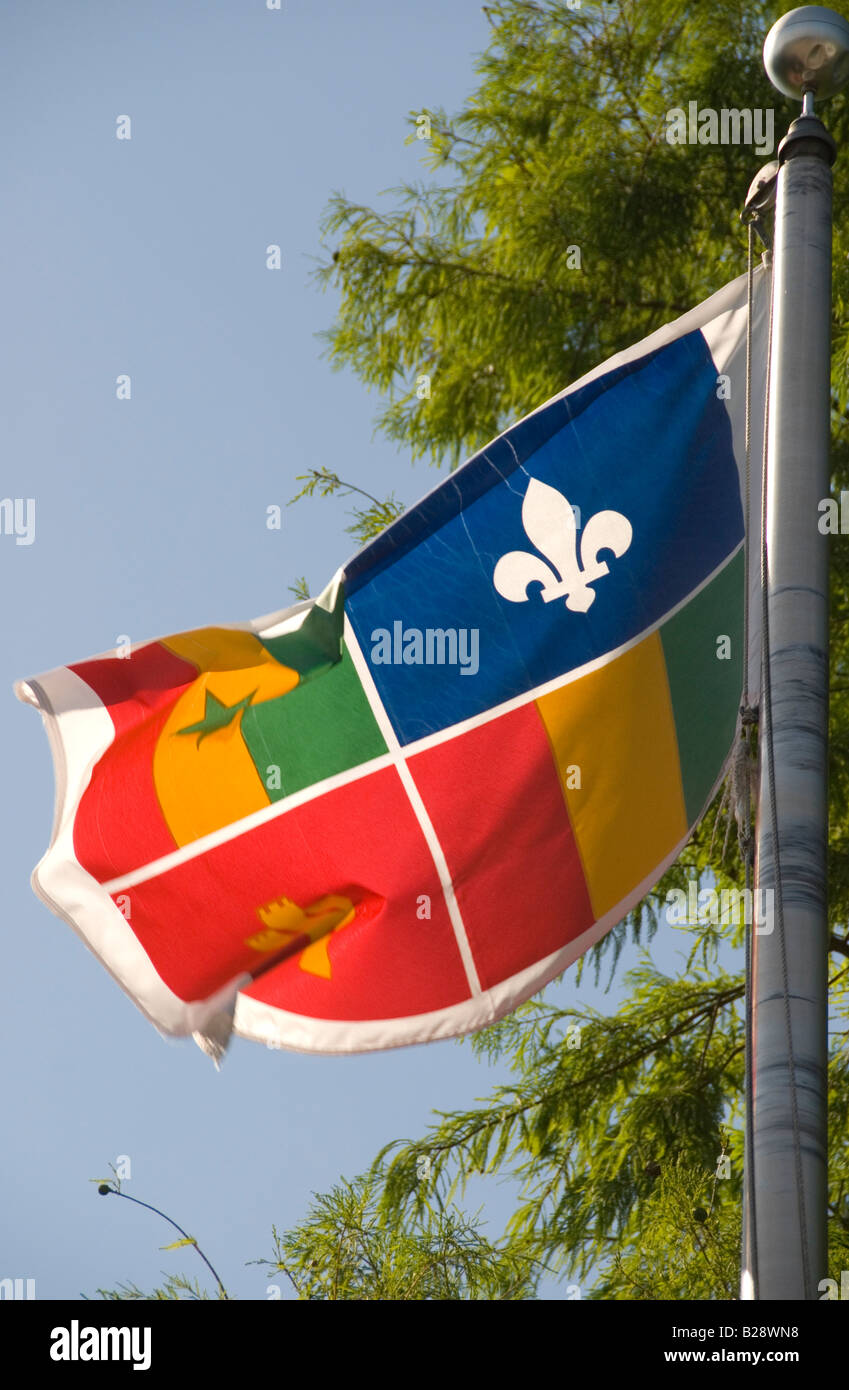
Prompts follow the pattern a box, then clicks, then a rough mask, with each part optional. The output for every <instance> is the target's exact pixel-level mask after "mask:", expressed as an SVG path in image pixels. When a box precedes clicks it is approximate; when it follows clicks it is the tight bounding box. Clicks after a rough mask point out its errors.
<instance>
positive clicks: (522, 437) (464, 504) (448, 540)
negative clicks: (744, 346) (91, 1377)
mask: <svg viewBox="0 0 849 1390" xmlns="http://www.w3.org/2000/svg"><path fill="white" fill-rule="evenodd" d="M716 393H717V370H716V365H715V363H714V362H713V359H712V358H711V355H710V352H709V350H708V346H707V343H706V342H705V339H704V337H703V336H702V334H701V332H698V331H697V332H694V333H690V334H687V335H685V336H684V337H682V338H679V339H676V340H675V341H673V342H672V343H670V344H668V345H667V346H665V347H663V348H661V349H659V350H657V351H655V352H653V353H651V354H648V355H646V356H645V357H642V358H639V359H637V360H635V361H633V362H630V363H628V364H626V366H624V367H620V368H617V369H616V370H614V371H611V372H608V373H605V374H603V375H602V376H600V377H599V378H597V379H596V380H595V381H593V382H591V383H590V384H589V385H588V386H586V387H584V388H582V389H581V390H580V391H577V392H574V393H572V394H571V395H569V396H568V397H565V398H563V399H561V400H558V401H555V402H553V403H552V404H551V405H549V406H546V407H544V408H543V409H541V410H539V411H537V412H536V413H535V414H534V415H532V416H531V417H530V418H529V419H527V420H525V421H523V422H521V423H520V424H518V425H516V426H514V427H513V429H511V430H509V431H508V432H507V433H506V434H505V435H503V436H502V437H501V438H500V439H498V440H496V441H494V443H493V444H491V445H488V446H487V448H486V449H485V450H482V451H481V452H480V453H479V454H477V455H475V457H474V458H472V459H471V460H470V461H469V462H468V463H466V464H465V465H464V466H463V467H462V468H461V469H459V470H458V471H457V472H456V473H454V474H452V475H451V477H449V478H447V479H446V480H445V481H444V483H442V484H441V486H440V487H438V488H437V489H436V490H435V491H434V492H433V493H431V495H430V496H429V497H428V498H426V499H425V501H424V502H422V503H421V504H420V505H419V506H418V507H416V508H414V509H413V510H412V511H411V512H409V513H407V514H406V515H405V517H404V518H402V520H400V521H399V522H396V523H395V524H394V525H393V526H392V527H391V528H390V529H389V530H388V531H387V532H386V533H385V534H384V535H383V536H381V537H379V538H378V540H376V541H375V542H373V543H372V544H371V545H370V546H368V547H367V548H366V549H365V550H364V551H362V552H361V553H360V554H359V555H358V556H357V557H355V559H354V560H353V561H352V562H351V564H350V565H349V566H348V567H347V569H346V572H345V578H346V600H345V607H346V612H347V614H348V616H349V618H350V620H351V623H352V625H353V628H354V631H355V632H356V635H357V639H358V641H359V643H360V646H361V647H362V649H363V652H364V654H365V656H366V658H367V660H368V661H369V666H370V669H371V672H372V675H373V677H374V680H375V683H376V686H377V689H378V691H379V693H380V696H381V698H382V700H383V702H384V705H385V706H386V709H387V712H388V714H389V717H390V719H391V721H392V724H393V726H394V728H395V731H396V733H397V736H398V738H399V740H400V741H401V743H408V742H411V741H413V740H415V739H419V738H422V737H424V736H426V735H427V734H430V733H434V732H436V731H438V730H441V729H444V728H446V727H448V726H449V725H451V724H455V723H458V722H460V721H461V720H463V719H467V718H469V717H471V716H472V715H475V714H479V713H481V712H482V711H484V710H486V709H489V708H490V707H492V706H493V705H496V704H499V703H501V702H502V701H504V700H508V699H510V698H511V697H513V696H515V695H519V694H521V693H524V692H525V691H527V690H530V689H532V688H533V687H535V686H537V685H541V684H543V683H544V682H546V681H549V680H552V679H554V678H555V677H558V676H561V675H563V674H565V673H567V672H568V671H570V670H573V669H574V668H575V667H577V666H581V665H583V664H584V663H585V662H587V661H590V660H592V659H593V658H595V657H598V656H601V655H602V654H604V653H605V652H607V651H610V650H611V649H613V648H616V647H618V646H620V645H621V644H622V643H623V642H627V641H628V640H629V639H631V638H633V637H635V636H636V635H637V634H638V633H639V632H641V631H642V630H643V629H645V628H646V627H648V626H649V625H650V624H652V623H654V622H656V621H657V620H658V619H659V618H661V617H662V616H663V615H664V614H665V613H667V612H668V611H669V610H670V609H671V608H673V607H674V606H675V605H676V604H678V603H680V602H681V601H682V600H683V599H684V598H686V596H687V594H688V593H690V592H691V590H692V589H694V588H695V587H696V586H697V585H698V584H699V583H701V581H702V580H703V579H705V578H706V576H707V575H708V574H710V573H711V571H713V570H714V569H715V568H716V567H717V566H718V565H719V564H720V563H721V562H722V561H723V560H724V559H725V558H726V557H727V556H728V555H729V554H730V553H731V551H732V550H734V548H735V547H736V546H737V545H738V544H739V542H740V541H741V540H742V537H743V512H742V507H741V502H740V488H739V475H738V471H737V467H736V464H735V460H734V454H733V447H732V437H731V424H730V420H729V416H728V413H727V411H726V409H725V406H724V404H723V402H722V401H721V400H719V399H717V394H716ZM532 478H534V479H538V480H540V481H541V482H544V483H547V484H548V485H549V486H551V487H554V488H556V489H557V490H558V492H560V493H561V494H562V495H563V496H565V497H566V498H567V499H568V501H569V502H570V503H571V504H573V506H577V507H579V508H580V513H581V523H582V528H584V527H586V524H587V522H588V521H589V519H590V518H591V517H592V516H593V515H594V514H595V513H596V512H598V511H603V510H608V509H611V510H614V511H617V512H621V513H622V514H623V515H624V516H625V517H627V519H628V521H629V522H630V523H631V526H632V528H633V538H632V540H631V544H630V547H629V549H628V550H627V551H626V552H625V554H624V555H622V556H621V557H619V558H615V557H613V556H612V555H603V556H602V558H603V559H607V560H608V562H609V565H610V573H609V574H608V575H607V576H605V577H603V578H601V579H599V580H598V581H597V582H596V583H595V584H594V585H593V586H592V587H593V589H594V591H595V593H596V599H595V601H594V602H593V604H592V606H591V607H590V609H589V611H588V612H586V613H576V612H572V611H570V610H569V609H567V607H566V604H565V601H564V600H555V601H553V602H550V603H543V601H542V600H541V598H540V597H539V587H538V586H537V585H536V584H532V585H531V586H530V590H529V594H530V597H529V599H528V601H527V602H521V603H514V602H511V601H510V600H508V599H505V598H504V597H502V595H501V594H499V593H498V592H497V591H496V589H495V586H494V584H493V572H494V570H495V566H496V564H497V562H498V560H499V559H500V558H501V556H503V555H504V554H505V553H506V552H508V551H512V550H521V551H527V552H528V553H530V554H537V553H538V552H536V550H535V548H534V546H533V545H532V544H531V542H530V541H529V540H528V537H527V536H526V534H525V531H524V529H523V526H522V501H523V498H524V495H525V492H526V490H527V487H528V483H529V481H530V480H531V479H532ZM581 534H582V532H581V531H579V533H578V542H579V544H580V537H581ZM540 558H544V557H542V556H540ZM399 621H400V622H401V623H402V624H403V630H404V631H406V632H408V631H410V630H412V629H418V630H419V631H421V632H423V633H424V632H426V630H427V629H429V628H430V629H455V630H457V629H465V630H466V631H467V632H468V631H469V630H470V629H475V630H476V631H477V633H478V639H477V640H478V644H479V658H478V660H479V668H478V670H477V672H476V673H475V674H474V675H472V674H465V675H464V674H461V667H460V665H459V664H458V665H454V666H451V665H436V664H433V665H427V664H403V663H398V664H396V663H395V662H392V663H391V664H384V663H381V662H379V661H376V660H374V659H373V658H372V652H373V648H374V647H375V640H376V639H375V636H374V634H376V633H378V632H379V631H380V630H381V629H383V630H388V631H389V632H390V633H391V632H393V626H394V624H395V623H397V622H399ZM396 655H397V647H396Z"/></svg>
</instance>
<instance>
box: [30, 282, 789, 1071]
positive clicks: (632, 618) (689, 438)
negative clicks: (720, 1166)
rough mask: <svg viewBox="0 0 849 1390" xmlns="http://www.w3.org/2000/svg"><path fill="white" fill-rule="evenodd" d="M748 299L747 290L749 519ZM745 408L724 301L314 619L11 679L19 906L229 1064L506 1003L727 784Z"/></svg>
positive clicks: (576, 396)
mask: <svg viewBox="0 0 849 1390" xmlns="http://www.w3.org/2000/svg"><path fill="white" fill-rule="evenodd" d="M766 295H767V285H766V274H765V272H763V271H760V270H759V271H757V272H756V275H755V294H754V302H755V319H754V339H753V344H752V349H753V350H752V361H753V385H754V390H753V401H754V403H755V408H754V410H753V418H752V439H753V449H752V459H753V467H752V470H751V472H752V478H753V482H752V486H751V489H750V496H751V511H750V517H751V516H756V514H757V513H756V509H757V507H758V506H759V488H758V487H757V480H758V479H759V475H760V447H761V446H760V439H761V426H762V414H763V393H764V383H763V376H764V371H763V359H764V355H765V354H764V351H763V345H764V340H765V303H766ZM745 401H746V279H745V277H741V278H740V279H738V280H735V281H734V282H732V283H731V284H730V285H728V286H726V287H725V289H723V290H721V291H720V292H719V293H718V294H716V295H714V296H713V297H712V298H710V299H709V300H707V301H706V302H705V303H704V304H702V305H700V306H699V307H698V308H696V309H694V310H692V311H691V312H690V313H688V314H685V315H684V316H683V318H679V319H678V320H677V321H676V322H675V323H673V324H671V325H669V326H667V327H665V328H663V329H661V330H659V331H658V332H657V333H654V334H653V335H652V336H651V337H649V338H647V339H645V340H644V341H643V342H641V343H639V344H637V345H636V346H635V347H632V348H630V349H628V350H627V351H625V352H622V353H619V354H618V355H617V356H615V357H613V358H612V359H610V360H609V361H607V362H605V363H603V364H602V365H601V366H600V367H598V368H597V369H596V370H594V371H592V372H590V373H589V374H588V375H587V376H585V377H583V378H582V379H581V380H580V381H578V382H577V383H576V384H575V385H573V386H570V387H568V388H567V389H566V390H564V391H562V392H561V393H560V394H558V395H557V396H555V397H554V398H553V399H551V400H549V401H548V402H546V404H545V405H543V406H541V407H540V408H539V409H537V410H535V411H533V413H532V414H530V415H528V416H526V417H525V418H524V419H522V420H521V421H519V422H518V423H517V424H515V425H513V426H512V427H511V428H509V429H508V430H506V431H505V432H504V433H503V434H501V435H500V436H499V437H498V438H496V439H495V440H494V441H493V442H492V443H491V444H489V445H488V446H487V447H486V448H485V449H482V450H481V451H480V452H479V453H478V454H476V455H475V456H474V457H473V458H472V459H471V460H470V461H469V462H467V463H466V464H465V465H464V466H463V467H462V468H460V469H459V470H457V472H455V473H453V474H452V475H451V476H450V477H447V478H446V479H445V480H444V481H442V482H441V483H440V484H439V486H437V487H436V488H435V489H434V490H433V491H432V492H431V493H429V494H428V496H426V497H425V498H424V499H423V500H422V501H421V502H419V503H418V504H417V505H416V506H414V507H412V508H411V509H410V510H409V511H408V512H406V513H405V514H404V515H403V516H401V517H400V518H399V519H398V520H397V521H395V522H394V523H393V524H392V525H391V526H390V527H389V528H388V529H387V530H385V531H384V532H382V533H381V535H380V536H378V537H377V538H376V539H375V540H374V541H373V542H371V543H370V544H369V545H367V546H366V547H365V548H364V549H363V550H362V551H360V553H359V554H358V555H356V556H355V557H354V559H353V560H351V561H350V563H349V564H347V565H346V566H344V568H343V569H341V570H340V571H339V572H338V574H337V575H336V577H335V578H334V580H333V581H332V583H331V584H330V585H329V586H328V587H327V589H326V590H325V591H324V592H323V593H322V595H321V596H320V597H319V598H318V599H316V600H310V601H307V602H303V603H298V604H295V605H294V606H292V607H290V608H288V609H286V610H283V611H280V612H276V613H273V614H271V615H268V616H267V617H265V618H260V619H257V620H255V621H253V622H247V623H242V624H237V625H226V626H218V627H205V628H199V629H197V630H195V631H191V632H185V633H180V634H177V635H175V636H169V637H164V638H161V639H159V640H157V641H151V642H146V643H142V644H140V645H137V646H133V647H132V648H129V647H128V648H127V649H126V650H115V651H112V652H110V653H107V654H105V655H102V656H99V657H94V658H92V659H90V660H87V661H81V662H77V663H74V664H73V665H70V666H67V667H61V668H59V669H56V670H52V671H50V672H49V673H48V674H47V675H44V676H40V677H38V678H37V679H32V680H29V681H25V682H20V683H18V685H17V686H16V692H17V694H18V695H19V697H20V698H21V699H23V700H25V701H27V702H29V703H31V704H33V705H34V706H35V707H36V708H37V709H39V710H40V711H41V714H42V716H43V719H44V722H45V725H46V727H47V732H48V736H49V738H50V743H51V747H52V750H53V755H54V762H55V773H56V783H57V794H56V810H55V821H54V827H53V835H52V840H51V844H50V847H49V849H48V850H47V852H46V854H45V855H44V857H43V858H42V860H41V862H40V863H39V865H38V866H37V868H36V870H35V871H34V874H33V885H34V888H35V891H36V892H37V893H38V895H39V896H40V897H41V898H42V899H43V900H44V902H45V903H46V904H47V905H48V906H49V907H50V908H51V909H52V910H53V911H54V912H56V913H57V914H58V915H59V916H61V917H62V918H64V919H65V921H67V922H68V923H70V925H72V926H73V927H74V928H75V929H76V930H77V931H78V932H79V934H80V935H81V936H82V938H83V939H84V941H85V942H86V943H87V945H88V946H89V947H90V948H91V950H92V951H94V952H95V953H96V954H97V955H98V956H99V957H100V959H101V960H102V962H103V963H104V965H106V966H107V968H108V969H109V971H110V972H111V973H112V975H113V976H114V977H115V978H116V979H117V980H118V982H119V983H120V984H121V985H122V987H123V988H124V989H125V990H126V992H127V993H128V994H129V995H130V996H131V998H132V999H133V1000H134V1001H135V1003H136V1004H137V1005H138V1006H139V1008H140V1009H142V1010H143V1012H144V1013H145V1014H146V1015H147V1016H148V1018H149V1019H151V1020H152V1022H153V1023H154V1024H155V1025H156V1026H157V1027H158V1028H159V1029H160V1030H161V1031H162V1032H164V1033H166V1034H178V1035H179V1034H184V1035H185V1034H191V1033H193V1034H194V1035H195V1036H196V1038H197V1040H198V1041H199V1042H200V1043H201V1045H202V1046H203V1047H205V1049H206V1050H207V1051H209V1052H210V1053H211V1054H212V1055H213V1056H215V1057H216V1058H217V1057H218V1056H220V1054H221V1052H222V1051H223V1049H224V1048H225V1047H226V1044H227V1040H228V1038H229V1036H230V1033H231V1030H234V1031H235V1032H236V1033H237V1034H238V1035H241V1036H243V1037H246V1038H252V1039H255V1040H258V1041H261V1042H265V1043H267V1044H268V1045H270V1046H283V1047H291V1048H296V1049H302V1050H306V1051H313V1052H339V1053H345V1052H356V1051H367V1050H371V1049H375V1048H385V1047H393V1046H400V1045H403V1044H409V1043H419V1042H426V1041H429V1040H432V1039H437V1038H444V1037H450V1036H454V1035H458V1034H465V1033H468V1032H471V1031H474V1030H476V1029H479V1028H482V1027H484V1026H485V1025H487V1024H489V1023H492V1022H493V1021H494V1020H496V1019H498V1018H499V1017H501V1016H502V1015H504V1014H505V1013H507V1012H509V1011H510V1010H512V1009H514V1008H515V1007H516V1006H517V1005H518V1004H519V1003H520V1002H522V1001H523V1000H525V999H527V998H528V997H529V996H531V995H533V994H535V993H536V992H537V991H539V990H540V989H541V988H542V986H543V985H545V984H546V983H547V982H548V981H549V980H551V979H552V978H553V977H554V976H556V975H557V974H559V973H560V972H561V971H562V970H563V969H564V968H565V967H566V966H568V965H569V964H570V963H571V962H572V961H574V960H575V959H576V958H577V957H578V956H579V955H581V953H582V952H584V951H586V950H587V948H588V947H589V946H591V945H592V944H593V943H594V942H596V941H598V940H599V938H600V937H601V936H602V935H603V934H604V933H605V932H607V931H608V930H609V929H610V928H611V927H613V926H614V925H615V924H616V923H618V922H619V921H620V920H621V919H622V918H623V917H624V916H625V914H626V913H627V912H628V911H629V910H630V909H631V908H633V907H634V906H635V905H636V904H637V903H639V902H640V900H641V899H642V898H643V897H644V896H645V895H646V893H647V892H648V891H649V890H650V889H651V887H652V885H653V884H654V883H655V882H656V881H657V879H658V878H659V877H660V876H661V875H662V873H663V872H664V871H665V869H666V868H667V867H668V866H669V865H670V864H671V863H672V862H673V861H674V860H675V858H676V856H677V855H678V854H679V853H680V851H681V849H682V848H683V846H684V845H685V843H686V841H687V839H688V837H689V836H690V834H691V832H692V829H693V827H694V826H695V825H696V824H697V822H698V820H699V818H700V816H701V815H702V813H703V811H704V809H705V808H706V806H707V805H708V804H709V802H710V800H711V798H712V797H713V795H714V793H715V791H716V789H717V787H718V785H719V783H720V781H721V778H722V776H723V774H724V772H725V770H726V767H727V764H728V760H729V756H730V754H731V751H732V748H733V744H734V739H735V729H736V727H737V720H738V710H739V705H740V699H741V691H742V689H743V685H744V679H743V677H744V666H745V664H746V662H748V678H749V687H750V689H751V690H752V691H754V690H756V688H757V665H758V659H757V638H758V631H757V623H756V610H753V620H752V623H751V631H750V641H749V651H748V652H745V653H744V651H743V645H744V637H743V633H744V625H743V618H744V607H745V605H746V603H747V601H748V599H747V595H746V594H745V593H744V587H745V586H744V536H745V531H746V523H745V517H744V511H745V499H746V493H747V490H746V486H745V480H744V474H745V447H744V438H745ZM754 534H757V524H755V527H754ZM752 569H753V571H754V573H753V575H752V577H751V586H752V589H754V588H756V586H757V565H753V566H752Z"/></svg>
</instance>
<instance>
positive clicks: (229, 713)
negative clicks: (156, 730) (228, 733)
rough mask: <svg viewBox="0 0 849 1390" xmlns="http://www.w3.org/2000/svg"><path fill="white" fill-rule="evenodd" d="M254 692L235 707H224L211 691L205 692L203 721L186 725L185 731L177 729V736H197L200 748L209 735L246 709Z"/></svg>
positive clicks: (225, 725) (229, 722)
mask: <svg viewBox="0 0 849 1390" xmlns="http://www.w3.org/2000/svg"><path fill="white" fill-rule="evenodd" d="M254 695H256V690H252V691H251V693H250V695H246V696H245V698H244V700H240V701H239V702H238V704H236V705H225V704H222V702H221V701H220V700H216V698H215V696H214V695H213V693H212V691H211V690H207V692H206V708H205V709H204V713H203V719H201V720H199V722H198V723H197V724H188V725H187V726H186V728H185V729H178V730H177V733H178V735H179V734H197V736H198V743H197V746H198V748H200V745H201V742H202V740H203V739H205V738H206V737H207V736H208V735H209V734H214V733H217V731H218V730H219V729H226V728H227V726H228V725H229V724H232V722H233V720H234V719H235V718H236V716H237V715H238V714H240V713H241V711H242V710H244V709H247V707H248V705H249V704H250V702H251V700H252V699H253V697H254Z"/></svg>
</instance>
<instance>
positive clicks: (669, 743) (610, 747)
mask: <svg viewBox="0 0 849 1390" xmlns="http://www.w3.org/2000/svg"><path fill="white" fill-rule="evenodd" d="M536 704H537V708H538V710H539V712H540V715H541V717H542V720H543V723H544V724H545V727H546V730H547V732H548V737H549V741H550V743H551V747H552V751H553V754H554V760H555V763H556V765H557V769H558V772H559V774H560V780H561V784H562V786H563V794H564V796H565V798H566V804H567V806H568V809H569V816H570V819H571V822H572V828H573V830H574V833H575V838H576V841H577V845H578V851H579V853H580V856H581V863H582V865H583V869H584V877H585V879H586V882H587V890H588V892H589V895H590V901H591V903H592V908H593V913H594V915H595V917H596V919H598V918H599V917H603V916H604V914H605V913H606V912H609V911H610V909H611V908H613V907H615V906H616V904H617V903H618V902H621V901H622V899H623V898H624V897H626V896H627V894H629V893H630V892H632V891H633V889H634V888H635V887H636V886H637V884H638V883H640V882H641V881H642V880H643V879H644V878H645V877H646V876H647V874H649V873H650V872H651V870H652V869H654V868H655V867H656V866H657V865H658V864H659V863H660V862H661V861H662V860H663V858H664V857H665V856H666V855H667V854H668V853H669V852H670V850H672V849H673V847H674V846H675V845H676V844H677V843H678V841H679V840H680V839H681V837H682V835H683V834H684V833H685V831H686V829H687V818H686V812H685V807H684V790H683V786H682V781H681V767H680V761H679V756H678V742H677V739H676V735H675V723H674V719H673V714H672V701H671V697H670V693H669V681H668V678H667V674H666V662H665V660H664V656H663V647H662V644H661V641H660V636H659V634H658V633H656V632H655V633H653V634H652V635H651V637H648V638H646V640H645V641H644V642H640V643H639V644H638V645H637V646H635V647H632V648H631V649H630V650H629V651H627V652H624V653H623V655H622V656H620V657H617V659H616V660H615V661H612V662H610V663H609V664H608V665H607V666H603V667H602V668H601V669H600V670H598V671H593V672H591V673H590V674H589V675H587V676H584V677H583V678H582V679H581V680H579V681H575V682H574V683H573V684H570V685H567V686H564V687H563V688H562V689H560V690H555V691H553V692H552V693H551V694H549V695H544V696H542V697H541V698H539V699H538V700H537V702H536Z"/></svg>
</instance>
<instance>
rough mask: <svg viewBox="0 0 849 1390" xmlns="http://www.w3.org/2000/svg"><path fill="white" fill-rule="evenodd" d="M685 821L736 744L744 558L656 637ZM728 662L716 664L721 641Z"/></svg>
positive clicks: (695, 815) (739, 557)
mask: <svg viewBox="0 0 849 1390" xmlns="http://www.w3.org/2000/svg"><path fill="white" fill-rule="evenodd" d="M660 636H661V641H662V643H663V652H664V656H665V658H666V670H667V674H668V676H669V689H670V693H671V695H672V708H673V712H674V716H675V732H676V734H677V736H678V752H679V756H680V759H681V780H682V782H683V785H684V801H685V804H686V807H687V820H688V821H689V822H690V824H691V825H692V823H693V822H694V821H695V820H696V819H697V818H698V816H699V815H700V814H701V812H702V810H703V809H704V806H705V803H706V801H707V799H708V797H709V796H710V793H711V789H712V788H713V785H714V783H715V782H716V779H717V777H718V776H719V771H720V768H721V766H722V763H723V762H724V760H725V758H726V756H727V754H728V752H729V750H730V748H731V745H732V743H733V740H734V731H735V729H736V726H737V712H738V710H739V706H740V697H741V695H742V689H743V553H742V551H741V552H740V553H739V554H738V555H737V556H735V558H734V559H733V560H732V561H731V563H730V564H728V565H726V567H725V569H724V570H723V571H722V573H721V574H719V575H717V577H716V579H714V580H712V581H711V583H710V584H707V585H706V586H705V588H704V589H702V591H701V593H699V594H697V595H696V597H695V598H694V599H691V600H690V602H689V603H687V604H685V606H684V607H683V608H682V609H681V611H680V612H679V613H676V615H675V617H674V618H670V619H669V621H668V622H666V623H664V624H663V627H662V628H661V632H660ZM722 637H728V638H729V639H730V659H728V660H720V659H719V657H718V656H717V651H718V650H719V649H720V639H721V638H722Z"/></svg>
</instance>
